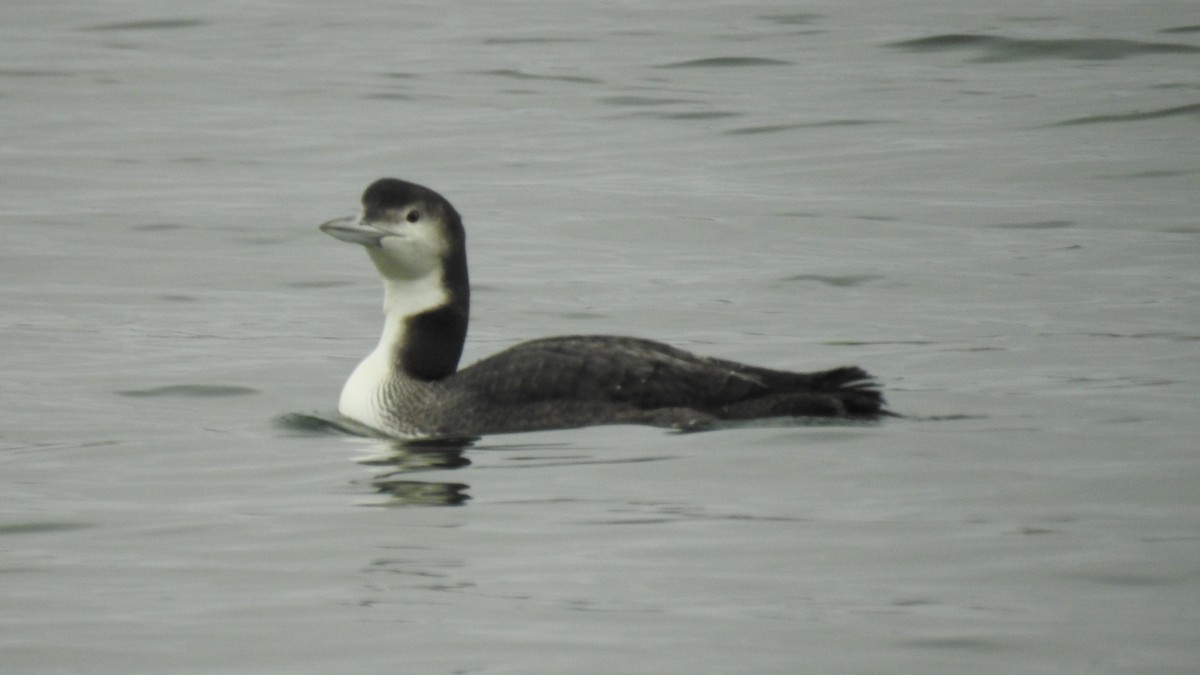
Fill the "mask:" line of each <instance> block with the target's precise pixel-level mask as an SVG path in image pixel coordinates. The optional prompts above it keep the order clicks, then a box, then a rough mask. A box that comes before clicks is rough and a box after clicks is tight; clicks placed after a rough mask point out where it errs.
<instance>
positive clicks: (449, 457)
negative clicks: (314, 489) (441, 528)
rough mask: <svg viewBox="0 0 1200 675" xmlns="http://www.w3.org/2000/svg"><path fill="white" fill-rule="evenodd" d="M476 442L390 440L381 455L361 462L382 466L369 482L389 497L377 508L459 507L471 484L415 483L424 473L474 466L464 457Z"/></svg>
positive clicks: (366, 464)
mask: <svg viewBox="0 0 1200 675" xmlns="http://www.w3.org/2000/svg"><path fill="white" fill-rule="evenodd" d="M476 440H477V439H474V438H448V439H436V440H422V441H389V442H386V443H384V444H381V445H379V446H377V449H378V452H377V453H376V454H373V455H371V456H368V457H364V458H361V459H359V460H358V463H359V464H363V465H365V466H371V467H383V468H384V469H385V470H384V471H383V472H381V473H377V474H376V475H375V476H374V477H372V478H371V479H370V481H369V484H370V485H371V487H372V488H374V489H375V491H376V492H378V493H380V494H383V495H387V496H388V500H387V501H386V502H383V503H380V504H377V506H417V505H421V506H459V505H461V504H464V503H465V502H466V501H467V500H468V499H470V498H471V497H470V495H468V494H467V493H466V491H467V489H468V487H469V486H468V485H467V484H465V483H453V482H442V481H426V480H413V479H412V477H411V474H414V473H418V472H422V471H437V470H453V469H461V468H463V467H465V466H470V465H471V460H469V459H467V458H466V457H464V456H463V454H464V453H465V452H466V450H467V448H470V447H471V446H472V445H473V444H474V443H475V441H476Z"/></svg>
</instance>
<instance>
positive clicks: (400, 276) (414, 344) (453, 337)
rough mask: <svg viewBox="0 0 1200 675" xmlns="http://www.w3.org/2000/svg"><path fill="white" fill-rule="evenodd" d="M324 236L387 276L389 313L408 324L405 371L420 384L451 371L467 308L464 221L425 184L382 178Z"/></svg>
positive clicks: (327, 225) (402, 358) (330, 224)
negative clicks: (353, 247)
mask: <svg viewBox="0 0 1200 675" xmlns="http://www.w3.org/2000/svg"><path fill="white" fill-rule="evenodd" d="M321 231H323V232H325V233H326V234H329V235H331V236H334V237H337V238H338V239H341V240H342V241H347V242H350V243H352V244H359V245H361V246H363V247H364V248H366V250H367V255H369V256H370V257H371V262H373V263H375V267H376V268H377V269H378V270H379V274H380V275H382V276H383V282H384V289H385V290H384V310H385V311H386V312H387V313H388V314H389V315H394V316H395V317H396V318H397V319H400V320H401V321H402V322H403V323H404V325H405V338H404V345H403V351H402V353H401V354H399V355H398V359H399V361H400V363H399V365H400V367H401V368H403V369H404V370H406V371H407V372H409V373H410V374H412V375H414V376H417V377H421V378H422V379H437V378H440V377H444V376H446V375H449V374H450V373H452V372H454V369H455V368H456V367H457V364H458V358H459V356H460V355H461V353H462V346H463V341H464V340H465V339H466V332H467V315H468V312H469V308H470V285H469V283H468V280H467V251H466V235H465V234H464V232H463V225H462V218H460V217H459V215H458V212H457V211H455V210H454V207H453V206H451V205H450V202H448V201H446V199H445V198H444V197H442V196H441V195H439V194H438V193H436V192H434V191H433V190H430V189H429V188H427V187H423V186H421V185H417V184H415V183H409V182H407V181H402V180H399V179H396V178H381V179H379V180H377V181H375V182H374V183H372V184H371V185H370V187H368V188H367V189H366V191H365V192H363V196H362V213H361V214H360V215H359V216H355V217H349V218H340V219H338V220H331V221H329V222H327V223H325V224H323V225H321Z"/></svg>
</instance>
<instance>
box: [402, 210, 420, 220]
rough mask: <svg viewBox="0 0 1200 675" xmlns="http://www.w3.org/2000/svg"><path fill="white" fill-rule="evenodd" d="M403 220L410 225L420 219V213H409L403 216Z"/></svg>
mask: <svg viewBox="0 0 1200 675" xmlns="http://www.w3.org/2000/svg"><path fill="white" fill-rule="evenodd" d="M404 219H405V220H407V221H408V222H410V223H415V222H417V221H418V220H420V219H421V212H420V211H409V212H408V215H407V216H404Z"/></svg>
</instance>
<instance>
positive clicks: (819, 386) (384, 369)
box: [319, 178, 891, 439]
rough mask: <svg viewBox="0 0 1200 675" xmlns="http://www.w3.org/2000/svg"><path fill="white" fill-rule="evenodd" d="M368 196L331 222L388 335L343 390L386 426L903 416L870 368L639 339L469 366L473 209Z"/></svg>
mask: <svg viewBox="0 0 1200 675" xmlns="http://www.w3.org/2000/svg"><path fill="white" fill-rule="evenodd" d="M361 204H362V208H361V212H360V213H359V214H358V215H356V216H351V217H346V218H338V219H335V220H330V221H328V222H325V223H323V224H321V225H320V226H319V228H320V230H321V231H323V232H325V233H326V234H329V235H331V236H333V237H335V238H337V239H339V240H341V241H344V242H348V243H351V244H357V245H359V246H362V247H363V248H364V249H365V250H366V252H367V256H368V257H369V258H370V260H371V262H372V263H374V265H375V268H376V270H377V271H378V273H379V275H380V276H381V277H382V279H383V287H384V293H383V310H384V316H385V318H384V326H383V333H382V335H381V336H380V339H379V342H378V344H377V345H376V347H375V348H374V350H372V351H371V352H370V354H368V355H367V356H366V358H364V359H363V360H362V361H361V362H360V363H359V364H358V366H357V367H356V368H355V369H354V371H353V373H352V374H351V375H350V377H349V379H348V380H347V381H346V383H345V385H344V387H343V388H342V392H341V396H340V398H339V401H338V412H339V413H340V414H341V415H342V416H344V417H346V418H349V419H350V420H353V421H354V422H356V423H358V424H361V425H365V426H366V427H368V428H370V429H371V430H372V431H373V432H375V433H378V434H381V435H383V436H386V437H391V438H397V439H426V438H453V437H472V436H482V435H485V434H496V433H509V432H523V431H542V430H550V429H568V428H577V427H586V426H593V425H603V424H646V425H652V426H658V427H666V428H674V429H679V430H703V429H709V428H712V427H714V426H717V425H719V423H721V422H722V421H726V420H761V419H766V418H777V417H802V418H831V419H846V420H874V419H877V418H879V417H881V416H883V415H889V414H891V413H889V412H888V411H887V410H885V408H884V399H883V396H882V394H881V393H880V391H879V388H878V385H877V384H876V382H875V380H874V379H873V378H872V377H871V376H870V375H868V374H867V373H866V372H865V371H863V370H862V369H861V368H858V367H854V366H844V367H839V368H833V369H830V370H822V371H816V372H789V371H785V370H775V369H770V368H764V367H759V366H754V365H749V364H746V363H739V362H736V361H731V360H725V359H719V358H712V357H707V356H701V355H697V354H694V353H692V352H689V351H686V350H683V349H680V348H677V347H674V346H671V345H668V344H665V343H663V342H657V341H653V340H648V339H644V338H640V337H631V336H619V335H563V336H557V337H543V338H537V339H532V340H529V341H526V342H521V343H519V344H517V345H515V346H512V347H509V348H508V349H505V350H503V351H500V352H498V353H496V354H494V355H492V356H488V357H485V358H483V359H481V360H479V361H477V362H475V363H473V364H471V365H469V366H467V367H465V368H461V369H460V368H459V367H458V366H459V360H460V358H461V356H462V352H463V346H464V344H465V342H466V337H467V323H468V317H469V314H470V293H471V289H470V282H469V278H468V271H467V251H466V234H465V230H464V228H463V221H462V217H461V216H460V215H459V213H458V211H457V210H456V209H455V208H454V206H453V205H451V203H450V202H449V201H448V200H447V199H446V198H445V197H443V196H442V195H440V194H438V193H437V192H435V191H433V190H432V189H430V188H427V187H424V186H422V185H418V184H416V183H412V182H408V181H405V180H400V179H397V178H381V179H379V180H377V181H375V182H373V183H372V184H371V185H370V186H368V187H367V189H366V190H365V191H364V192H363V195H362V199H361Z"/></svg>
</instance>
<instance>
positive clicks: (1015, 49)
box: [887, 33, 1200, 63]
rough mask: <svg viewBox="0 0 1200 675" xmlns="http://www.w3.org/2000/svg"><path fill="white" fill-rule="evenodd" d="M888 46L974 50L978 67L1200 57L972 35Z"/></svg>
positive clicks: (1105, 43) (1158, 48)
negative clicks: (1044, 61)
mask: <svg viewBox="0 0 1200 675" xmlns="http://www.w3.org/2000/svg"><path fill="white" fill-rule="evenodd" d="M887 46H888V47H894V48H897V49H904V50H907V51H911V52H940V51H950V50H955V49H959V50H962V49H973V50H976V51H978V52H980V53H979V55H978V56H976V57H975V58H973V59H971V61H973V62H975V63H1004V62H1011V61H1034V60H1038V59H1074V60H1084V61H1107V60H1113V59H1123V58H1128V57H1131V56H1142V55H1145V54H1195V53H1200V47H1193V46H1192V45H1184V44H1176V43H1169V42H1142V41H1138V40H1117V39H1103V38H1091V39H1042V40H1025V39H1018V38H1009V37H1003V36H999V35H976V34H970V33H948V34H945V35H933V36H930V37H924V38H917V39H915V40H905V41H903V42H893V43H891V44H889V45H887Z"/></svg>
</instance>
